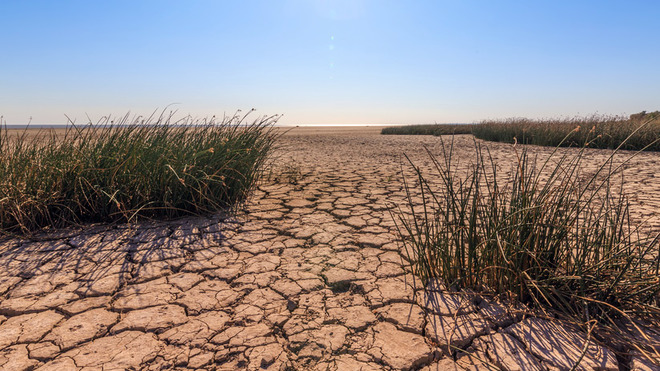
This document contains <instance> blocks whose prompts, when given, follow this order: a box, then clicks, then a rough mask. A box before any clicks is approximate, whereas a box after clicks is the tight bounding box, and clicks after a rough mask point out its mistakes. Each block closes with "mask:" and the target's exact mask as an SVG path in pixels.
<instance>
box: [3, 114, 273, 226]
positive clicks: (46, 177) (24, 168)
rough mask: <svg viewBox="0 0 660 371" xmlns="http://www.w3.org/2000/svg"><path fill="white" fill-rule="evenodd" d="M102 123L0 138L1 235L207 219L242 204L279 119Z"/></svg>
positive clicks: (165, 118)
mask: <svg viewBox="0 0 660 371" xmlns="http://www.w3.org/2000/svg"><path fill="white" fill-rule="evenodd" d="M247 116H248V115H243V116H239V115H234V116H231V117H225V118H223V119H222V120H219V121H218V120H216V119H215V117H213V118H210V119H193V118H191V117H185V118H181V119H175V118H174V116H173V113H169V114H166V113H164V112H163V113H161V114H160V115H159V116H156V115H155V114H154V115H152V116H150V117H136V118H133V119H131V118H130V117H129V115H126V116H124V117H121V118H119V119H118V120H116V121H115V120H113V119H111V118H109V117H105V118H103V119H101V120H99V121H98V122H96V123H91V122H90V123H88V124H86V125H84V126H79V125H75V124H73V123H72V122H70V123H69V125H68V126H67V127H66V129H65V130H64V132H63V133H58V132H56V131H47V130H46V131H40V132H39V133H37V134H36V135H35V134H32V133H31V131H28V130H26V131H24V132H22V133H18V134H10V132H9V130H8V129H7V128H6V126H5V128H4V129H2V131H1V133H0V232H3V233H14V234H16V233H18V234H27V233H30V232H32V231H34V230H37V229H42V228H47V227H50V228H58V227H65V226H71V225H77V224H81V223H86V222H132V221H136V220H139V219H144V218H150V219H151V218H158V219H163V218H175V217H179V216H183V215H189V214H195V215H200V214H208V213H212V212H216V211H218V210H221V209H225V208H227V207H233V206H235V205H238V204H239V203H240V202H241V201H243V200H244V199H245V197H246V196H247V194H248V192H249V191H250V189H251V188H252V187H253V185H254V184H255V181H256V180H257V177H258V175H259V172H260V170H261V167H262V165H263V164H264V162H265V160H266V158H267V156H268V155H269V153H270V151H271V148H272V147H273V143H274V141H275V139H276V137H277V135H276V134H275V133H274V131H272V130H271V127H272V124H273V123H274V122H276V120H277V118H278V117H277V116H271V117H261V118H257V119H256V120H254V121H253V122H251V123H247Z"/></svg>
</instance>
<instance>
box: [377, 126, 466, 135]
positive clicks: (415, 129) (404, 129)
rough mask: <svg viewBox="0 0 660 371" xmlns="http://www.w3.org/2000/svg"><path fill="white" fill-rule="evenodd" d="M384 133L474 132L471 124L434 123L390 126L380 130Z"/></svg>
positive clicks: (441, 133)
mask: <svg viewBox="0 0 660 371" xmlns="http://www.w3.org/2000/svg"><path fill="white" fill-rule="evenodd" d="M380 133H381V134H384V135H435V136H440V135H452V134H456V135H458V134H472V125H470V124H432V125H406V126H390V127H386V128H383V129H382V130H381V132H380Z"/></svg>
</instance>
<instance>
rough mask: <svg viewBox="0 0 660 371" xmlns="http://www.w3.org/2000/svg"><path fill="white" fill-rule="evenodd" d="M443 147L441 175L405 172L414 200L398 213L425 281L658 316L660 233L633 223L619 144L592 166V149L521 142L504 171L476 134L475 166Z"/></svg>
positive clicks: (607, 318)
mask: <svg viewBox="0 0 660 371" xmlns="http://www.w3.org/2000/svg"><path fill="white" fill-rule="evenodd" d="M442 148H443V157H441V158H439V159H438V158H437V157H434V156H432V155H431V154H430V152H429V156H430V157H431V159H432V162H433V164H434V169H435V170H434V172H435V177H436V178H434V179H433V181H430V180H429V178H428V177H427V176H426V175H424V174H423V173H422V171H421V169H420V168H418V167H415V166H414V164H412V162H411V164H412V166H413V168H414V170H415V172H416V181H418V184H419V185H418V186H414V187H413V185H412V183H411V182H410V181H407V180H405V179H404V182H405V189H406V191H407V194H408V206H409V208H406V209H405V210H403V209H401V210H400V213H399V214H398V217H397V226H398V228H399V233H400V235H401V237H402V239H403V241H404V245H405V249H406V252H407V254H408V256H409V258H410V259H411V261H413V262H414V264H413V269H414V271H415V273H416V274H417V275H419V276H420V277H421V278H422V280H425V281H427V280H429V279H431V278H436V279H438V280H440V281H441V282H443V283H444V285H445V286H446V287H447V288H451V289H471V290H479V291H483V290H486V291H488V292H491V293H496V294H500V295H504V296H506V297H509V298H511V299H514V300H518V301H520V302H523V303H528V304H530V305H532V306H535V307H537V308H545V309H548V308H549V309H552V310H553V311H554V313H559V314H561V315H564V316H566V317H567V318H573V319H578V320H580V321H585V322H586V321H592V320H596V321H598V323H599V324H600V325H602V326H605V327H607V326H612V324H613V323H614V322H615V321H616V320H617V318H621V317H627V316H633V315H634V316H651V317H654V318H660V307H659V304H660V302H659V301H660V280H659V279H658V277H659V274H660V254H659V253H660V251H659V249H660V234H657V233H656V235H649V234H648V233H647V232H646V231H642V230H641V229H640V228H639V227H637V226H634V225H632V224H631V222H630V217H629V216H630V210H629V203H628V200H627V198H626V197H625V195H622V193H621V188H619V187H618V186H616V185H617V184H618V183H616V182H615V177H616V178H617V179H618V175H616V174H617V173H618V172H619V171H620V170H621V165H615V161H614V159H615V156H616V152H614V153H613V154H612V156H611V157H610V158H609V160H607V161H606V162H605V163H603V164H601V165H600V167H599V168H598V169H597V170H596V171H595V172H594V173H592V174H585V173H584V172H583V170H582V169H583V167H582V165H583V159H584V156H585V155H586V152H585V149H584V148H583V149H582V150H581V151H579V152H578V153H577V154H575V155H569V154H563V155H562V154H560V153H559V152H558V151H557V150H555V152H553V154H552V156H550V157H549V158H547V159H545V160H544V161H543V162H541V161H538V159H535V158H532V157H530V155H529V154H528V152H527V150H525V149H522V150H520V151H518V152H516V155H517V163H516V164H515V165H514V166H513V168H512V169H511V171H510V173H508V176H503V175H505V174H502V173H501V169H498V166H497V165H496V164H495V162H494V161H493V159H492V157H490V154H489V152H488V149H487V148H484V147H482V146H480V145H478V144H476V143H475V152H474V162H473V165H472V167H471V170H469V171H468V173H467V175H465V176H461V175H460V174H459V173H458V171H457V170H456V160H457V159H455V158H453V157H452V153H453V145H449V146H446V145H445V144H444V143H443V146H442ZM461 160H463V161H464V160H465V159H461ZM436 180H437V182H435V181H436ZM621 181H622V182H623V179H622V180H621ZM434 182H435V183H436V184H438V183H439V185H437V186H436V185H433V183H434Z"/></svg>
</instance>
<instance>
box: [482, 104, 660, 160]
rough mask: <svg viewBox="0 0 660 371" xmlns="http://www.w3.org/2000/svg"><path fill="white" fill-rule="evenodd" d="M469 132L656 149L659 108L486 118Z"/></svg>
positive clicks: (525, 140)
mask: <svg viewBox="0 0 660 371" xmlns="http://www.w3.org/2000/svg"><path fill="white" fill-rule="evenodd" d="M642 126H643V127H642ZM640 127H642V128H641V129H640V130H638V129H639V128H640ZM472 133H473V134H474V136H475V137H477V138H479V139H484V140H489V141H495V142H508V143H513V142H514V141H517V142H518V143H523V144H534V145H540V146H552V147H557V146H562V147H569V146H570V147H582V146H587V147H590V148H609V149H614V148H618V147H619V146H620V145H621V144H623V145H621V149H626V150H635V151H637V150H642V149H644V150H648V151H660V112H657V111H656V112H651V113H646V112H640V113H637V114H633V115H631V116H630V117H629V118H623V117H617V116H598V115H593V116H590V117H575V118H566V119H551V120H531V119H525V118H512V119H506V120H490V121H483V122H481V123H480V124H478V125H475V126H474V128H473V130H472Z"/></svg>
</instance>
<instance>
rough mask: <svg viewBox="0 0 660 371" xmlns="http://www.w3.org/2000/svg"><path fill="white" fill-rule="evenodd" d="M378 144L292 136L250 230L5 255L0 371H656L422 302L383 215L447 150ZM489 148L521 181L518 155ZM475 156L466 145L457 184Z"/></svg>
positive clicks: (71, 234) (395, 141) (643, 182)
mask: <svg viewBox="0 0 660 371" xmlns="http://www.w3.org/2000/svg"><path fill="white" fill-rule="evenodd" d="M379 132H380V128H378V127H369V128H294V129H292V130H290V131H288V132H287V133H286V134H285V135H284V136H283V137H282V138H281V146H280V148H279V149H278V151H277V154H276V163H275V165H274V168H273V171H272V173H270V175H269V177H268V178H267V179H266V180H264V182H263V183H262V184H261V185H260V186H259V188H258V190H257V191H256V192H255V194H254V195H253V196H252V197H251V198H250V201H249V203H248V205H247V206H246V213H245V214H244V215H241V216H239V217H238V218H229V219H227V218H223V217H222V216H220V215H218V216H214V217H208V218H187V219H182V220H178V221H173V222H167V223H145V224H140V225H131V226H125V225H124V226H115V227H108V226H90V227H88V228H86V229H84V230H82V231H63V232H61V233H59V235H50V236H42V237H41V239H42V240H41V241H19V240H16V239H4V240H0V295H1V296H0V369H3V370H30V369H37V370H77V369H84V370H93V369H102V368H103V369H180V370H193V369H220V370H234V369H251V370H258V369H267V370H282V369H286V368H287V367H288V368H290V369H318V370H380V369H386V370H393V369H425V370H482V369H488V368H487V367H488V366H487V365H486V364H488V365H491V366H492V367H494V369H502V370H548V369H570V368H571V367H572V366H573V364H574V363H575V362H576V361H578V360H579V359H580V358H581V357H580V356H581V354H582V353H583V350H584V349H586V353H585V355H584V357H582V363H581V365H580V367H581V368H580V367H579V368H578V369H585V370H589V369H601V370H603V369H604V370H618V369H620V368H621V369H624V368H625V367H629V366H632V368H633V369H640V370H641V369H646V370H652V369H657V367H656V366H653V365H650V364H644V362H642V361H640V360H639V358H635V357H633V358H629V359H619V360H617V359H616V357H615V356H614V353H613V352H612V351H611V350H609V349H608V348H607V347H604V346H602V345H600V344H597V343H596V342H594V341H593V340H591V341H590V343H589V345H588V347H586V348H585V344H586V341H587V340H586V334H584V333H581V332H580V331H578V330H574V329H571V328H569V327H567V326H564V325H561V324H560V323H557V322H556V321H553V322H550V321H546V320H543V319H540V318H536V317H533V316H531V317H523V316H521V314H520V313H519V312H512V311H510V310H509V306H504V305H501V304H498V303H497V302H494V301H491V300H489V299H486V298H482V297H478V296H476V297H475V296H465V295H459V294H450V293H446V292H438V291H434V290H433V287H429V288H428V290H426V291H424V290H422V288H421V287H419V280H416V279H415V278H414V277H413V276H412V275H410V274H409V273H407V271H406V269H405V264H406V262H407V260H406V254H405V253H403V252H402V251H401V247H400V245H399V243H398V242H397V235H396V230H395V228H394V222H393V221H392V218H391V215H390V212H389V211H388V210H389V208H390V207H392V206H396V205H402V204H403V203H404V202H405V193H404V190H403V185H402V181H401V170H402V169H403V170H404V173H407V174H410V167H409V166H407V165H406V164H405V162H404V161H403V159H402V154H403V153H406V154H408V155H409V156H410V157H411V159H412V160H413V161H414V162H415V163H416V164H418V165H419V166H421V167H422V168H423V169H427V168H428V167H429V165H430V161H429V158H428V156H427V155H426V154H425V153H424V146H426V147H427V148H429V150H430V151H431V152H433V153H436V154H439V153H440V140H439V138H434V137H426V136H424V137H422V136H380V135H379ZM488 146H489V147H490V148H491V152H492V154H493V157H494V158H495V159H496V161H497V162H498V164H500V165H501V166H502V167H503V168H510V166H511V163H512V161H513V160H514V159H515V152H514V151H513V150H512V146H511V145H507V144H497V143H489V144H488ZM472 148H473V141H472V139H471V137H469V136H459V137H457V138H456V142H455V149H456V156H458V157H457V158H460V159H461V160H460V161H459V164H460V166H461V167H462V168H467V166H468V164H469V159H471V158H472V157H471V153H472V152H471V151H472ZM533 151H534V152H536V153H539V154H540V155H541V156H542V155H544V154H547V153H549V151H550V149H547V148H540V147H537V148H534V149H533ZM609 153H610V152H609V151H600V150H594V151H590V154H589V161H590V163H592V164H596V163H598V162H600V161H603V160H604V159H605V158H606V157H607V156H608V154H609ZM658 160H660V154H653V153H651V154H642V155H640V156H638V157H637V158H635V159H634V160H633V161H631V162H630V163H629V164H628V166H627V167H628V169H627V172H628V174H629V179H632V181H631V183H629V184H628V185H626V187H625V190H626V191H629V192H630V193H631V194H632V198H633V204H634V205H633V214H634V218H635V220H641V219H646V220H647V221H648V223H649V224H648V225H649V228H650V229H651V230H653V231H660V214H659V212H660V185H659V184H658V183H660V182H658V181H657V180H658V177H660V165H659V162H658ZM592 166H593V165H592ZM588 168H589V166H587V168H585V171H589V169H588ZM402 263H403V266H402ZM647 331H648V332H649V334H650V335H652V336H656V337H657V338H656V340H657V343H656V344H655V346H656V347H660V345H658V344H660V333H659V332H658V331H657V329H654V328H649V329H647ZM468 353H469V354H471V356H470V355H467V354H468ZM621 361H622V362H623V363H622V362H621ZM654 367H655V368H654Z"/></svg>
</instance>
